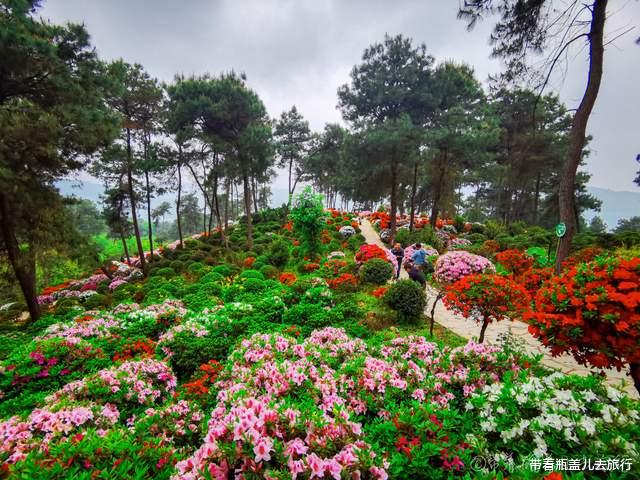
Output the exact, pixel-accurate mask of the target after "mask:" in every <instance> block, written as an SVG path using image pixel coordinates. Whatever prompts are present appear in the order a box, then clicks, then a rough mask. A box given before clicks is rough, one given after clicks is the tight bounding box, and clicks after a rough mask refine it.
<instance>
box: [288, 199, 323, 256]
mask: <svg viewBox="0 0 640 480" xmlns="http://www.w3.org/2000/svg"><path fill="white" fill-rule="evenodd" d="M289 216H290V217H291V219H292V220H293V227H294V229H295V231H296V233H298V234H299V235H300V237H301V238H302V245H303V247H304V249H305V252H306V253H307V254H317V253H319V252H320V247H321V243H320V234H321V232H322V230H323V228H324V227H325V222H324V216H325V215H324V206H323V204H322V195H317V194H315V193H314V192H313V190H312V188H311V187H305V188H304V190H302V192H301V193H300V194H298V195H296V197H295V199H294V202H293V208H292V209H291V213H290V214H289Z"/></svg>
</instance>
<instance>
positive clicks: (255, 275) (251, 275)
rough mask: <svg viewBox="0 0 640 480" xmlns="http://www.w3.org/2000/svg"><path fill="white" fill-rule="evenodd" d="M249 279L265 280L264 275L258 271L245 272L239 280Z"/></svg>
mask: <svg viewBox="0 0 640 480" xmlns="http://www.w3.org/2000/svg"><path fill="white" fill-rule="evenodd" d="M247 278H257V279H258V280H264V275H262V274H261V273H260V272H259V271H258V270H245V271H244V272H242V273H241V274H240V275H239V276H238V279H240V280H245V279H247Z"/></svg>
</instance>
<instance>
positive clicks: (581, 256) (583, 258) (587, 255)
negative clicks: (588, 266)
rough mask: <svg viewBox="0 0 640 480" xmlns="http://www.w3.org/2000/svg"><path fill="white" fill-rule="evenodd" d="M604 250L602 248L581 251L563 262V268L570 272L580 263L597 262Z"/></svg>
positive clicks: (588, 248) (589, 248)
mask: <svg viewBox="0 0 640 480" xmlns="http://www.w3.org/2000/svg"><path fill="white" fill-rule="evenodd" d="M603 253H604V250H603V249H602V248H600V247H586V248H583V249H581V250H578V251H577V252H576V253H574V254H573V255H571V256H570V257H569V258H567V259H566V260H565V261H564V262H562V268H563V269H565V270H569V269H570V268H573V267H575V266H576V265H578V264H579V263H587V262H591V261H593V260H595V258H596V257H597V256H599V255H602V254H603Z"/></svg>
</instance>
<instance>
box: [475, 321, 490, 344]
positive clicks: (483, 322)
mask: <svg viewBox="0 0 640 480" xmlns="http://www.w3.org/2000/svg"><path fill="white" fill-rule="evenodd" d="M488 326H489V319H488V318H486V317H485V319H484V320H483V321H482V328H481V329H480V338H478V343H482V342H484V333H485V332H486V331H487V327H488Z"/></svg>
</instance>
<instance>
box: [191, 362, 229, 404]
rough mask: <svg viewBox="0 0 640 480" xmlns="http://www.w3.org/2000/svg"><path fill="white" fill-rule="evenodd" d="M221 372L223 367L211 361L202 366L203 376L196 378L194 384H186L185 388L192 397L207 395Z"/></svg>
mask: <svg viewBox="0 0 640 480" xmlns="http://www.w3.org/2000/svg"><path fill="white" fill-rule="evenodd" d="M221 370H222V365H220V363H219V362H217V361H215V360H209V363H203V364H202V365H200V371H201V372H202V375H200V376H199V377H198V378H196V379H195V380H194V381H193V382H189V383H185V384H184V388H185V389H186V390H187V393H188V394H190V395H194V396H201V395H207V394H208V393H209V388H210V387H211V385H213V384H214V383H215V381H216V379H217V378H218V374H219V373H220V371H221Z"/></svg>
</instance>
